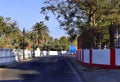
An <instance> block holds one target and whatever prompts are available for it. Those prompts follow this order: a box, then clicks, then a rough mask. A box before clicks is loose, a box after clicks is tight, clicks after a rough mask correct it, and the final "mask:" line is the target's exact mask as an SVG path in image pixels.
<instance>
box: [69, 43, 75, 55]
mask: <svg viewBox="0 0 120 82" xmlns="http://www.w3.org/2000/svg"><path fill="white" fill-rule="evenodd" d="M69 51H70V53H75V52H76V48H75V46H74V45H72V44H71V45H70V48H69Z"/></svg>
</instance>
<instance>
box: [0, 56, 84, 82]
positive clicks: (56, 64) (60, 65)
mask: <svg viewBox="0 0 120 82" xmlns="http://www.w3.org/2000/svg"><path fill="white" fill-rule="evenodd" d="M0 82H83V81H82V79H81V78H80V76H79V75H78V74H77V72H76V70H75V68H74V67H73V66H72V64H71V63H70V62H69V60H68V59H67V58H66V57H65V56H47V57H39V58H35V59H33V60H31V61H24V62H21V63H18V64H15V65H13V66H10V67H6V68H0Z"/></svg>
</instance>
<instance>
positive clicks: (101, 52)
mask: <svg viewBox="0 0 120 82" xmlns="http://www.w3.org/2000/svg"><path fill="white" fill-rule="evenodd" d="M92 63H93V64H105V65H110V50H109V49H93V50H92Z"/></svg>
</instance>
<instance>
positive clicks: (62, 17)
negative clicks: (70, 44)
mask: <svg viewBox="0 0 120 82" xmlns="http://www.w3.org/2000/svg"><path fill="white" fill-rule="evenodd" d="M55 3H56V4H55ZM45 4H47V6H45V7H42V8H41V9H42V10H41V12H42V13H48V12H49V11H52V13H53V14H54V15H55V16H56V19H57V20H58V21H59V23H60V26H62V27H63V29H64V30H66V31H67V33H68V34H69V35H70V36H71V39H75V37H76V36H77V35H81V34H82V35H83V34H84V37H85V38H87V39H89V40H87V39H86V41H85V42H86V43H88V47H91V46H96V45H97V42H103V41H105V40H106V41H108V39H109V37H108V34H107V33H108V27H109V25H110V23H111V22H112V23H114V24H115V25H116V24H119V19H120V16H119V11H120V5H119V4H120V2H119V0H67V1H64V0H46V1H45ZM45 18H47V20H48V19H49V16H47V15H46V17H45ZM101 29H102V30H101ZM98 30H99V31H98ZM103 30H104V32H105V34H104V33H103ZM101 35H102V36H101ZM98 36H100V37H98Z"/></svg>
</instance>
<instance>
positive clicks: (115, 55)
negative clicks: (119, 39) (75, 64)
mask: <svg viewBox="0 0 120 82" xmlns="http://www.w3.org/2000/svg"><path fill="white" fill-rule="evenodd" d="M119 58H120V49H89V50H88V49H79V50H78V51H77V55H76V59H77V61H79V62H80V63H82V64H85V65H88V66H94V67H102V68H120V59H119Z"/></svg>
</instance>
